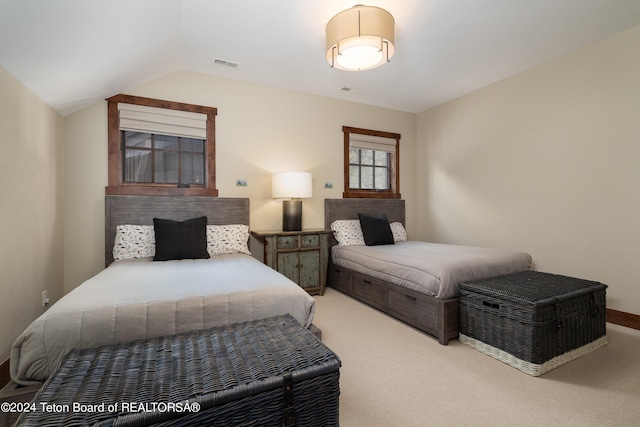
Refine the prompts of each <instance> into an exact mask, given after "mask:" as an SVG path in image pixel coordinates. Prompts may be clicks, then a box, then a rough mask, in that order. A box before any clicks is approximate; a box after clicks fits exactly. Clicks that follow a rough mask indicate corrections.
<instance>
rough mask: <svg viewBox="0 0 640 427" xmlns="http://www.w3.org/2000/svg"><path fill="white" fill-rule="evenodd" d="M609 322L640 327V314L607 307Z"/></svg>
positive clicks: (628, 326) (635, 327)
mask: <svg viewBox="0 0 640 427" xmlns="http://www.w3.org/2000/svg"><path fill="white" fill-rule="evenodd" d="M607 322H609V323H614V324H616V325H621V326H626V327H627V328H633V329H640V315H638V314H632V313H625V312H624V311H618V310H612V309H610V308H607Z"/></svg>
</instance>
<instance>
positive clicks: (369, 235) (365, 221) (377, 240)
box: [358, 213, 395, 246]
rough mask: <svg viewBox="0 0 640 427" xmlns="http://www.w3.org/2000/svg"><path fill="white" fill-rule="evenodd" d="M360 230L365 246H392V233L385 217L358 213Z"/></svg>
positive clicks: (383, 215)
mask: <svg viewBox="0 0 640 427" xmlns="http://www.w3.org/2000/svg"><path fill="white" fill-rule="evenodd" d="M358 217H359V218H360V228H361V229H362V236H363V237H364V243H365V244H366V245H367V246H376V245H393V244H394V243H395V242H394V241H393V233H392V232H391V226H390V225H389V220H388V219H387V215H385V214H380V215H368V214H363V213H359V214H358Z"/></svg>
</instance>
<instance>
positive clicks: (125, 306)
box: [10, 195, 315, 385]
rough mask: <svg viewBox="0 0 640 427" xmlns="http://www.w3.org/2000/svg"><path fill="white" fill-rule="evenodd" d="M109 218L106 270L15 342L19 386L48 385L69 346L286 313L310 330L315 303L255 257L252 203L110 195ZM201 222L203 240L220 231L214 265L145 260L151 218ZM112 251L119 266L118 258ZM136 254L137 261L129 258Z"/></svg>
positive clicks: (212, 247) (212, 245) (212, 248)
mask: <svg viewBox="0 0 640 427" xmlns="http://www.w3.org/2000/svg"><path fill="white" fill-rule="evenodd" d="M105 213H106V215H105V259H106V265H107V268H106V269H105V270H103V271H101V272H100V273H98V274H97V275H96V276H94V277H92V278H90V279H88V280H87V281H86V282H84V283H83V284H82V285H80V286H78V287H77V288H76V289H74V290H73V291H71V292H70V293H69V294H67V295H66V296H64V297H63V298H62V299H60V300H59V301H58V302H56V303H55V304H53V305H52V306H51V307H50V308H49V309H48V310H47V311H46V312H45V313H44V314H43V315H42V316H40V317H39V318H38V319H36V320H35V321H34V322H33V323H32V324H31V325H30V326H29V327H28V328H27V329H26V330H25V331H24V332H23V333H22V334H21V335H20V336H19V337H18V339H17V340H16V341H15V343H14V345H13V348H12V350H11V366H10V371H11V377H12V379H13V380H14V382H16V383H18V384H22V385H32V384H38V383H41V382H43V381H45V380H46V379H47V378H48V377H49V376H50V375H51V374H52V373H53V372H55V370H56V369H57V367H58V365H59V364H60V362H61V360H62V359H63V357H64V356H65V355H66V354H67V353H68V352H69V351H70V350H72V349H73V348H92V347H98V346H103V345H110V344H116V343H121V342H130V341H134V340H137V339H144V338H150V337H156V336H161V335H168V334H174V333H180V332H186V331H191V330H198V329H203V328H210V327H214V326H220V325H225V324H231V323H236V322H243V321H248V320H256V319H264V318H267V317H273V316H279V315H285V314H287V313H289V314H291V315H292V316H293V317H294V318H295V319H296V320H297V321H298V322H299V323H300V324H301V325H303V326H305V327H309V326H310V325H311V322H312V320H313V316H314V313H315V300H314V299H313V298H312V297H311V296H309V295H308V294H307V293H306V292H305V291H304V290H303V289H302V288H300V287H299V286H298V285H296V284H295V283H294V282H292V281H290V280H289V279H287V278H286V277H285V276H283V275H281V274H280V273H278V272H276V271H274V270H272V269H271V268H269V267H267V266H266V265H264V264H263V263H261V262H260V261H258V260H257V259H255V258H253V257H252V256H251V255H250V254H249V252H248V248H247V247H246V245H247V244H248V238H249V234H248V225H249V200H248V199H244V198H211V197H174V196H120V195H119V196H106V199H105ZM202 216H206V217H207V220H208V227H209V228H208V229H207V233H209V231H210V230H211V229H215V230H216V232H215V233H214V234H213V235H210V236H209V237H210V241H209V242H208V245H207V250H208V251H209V253H210V257H209V258H207V259H180V260H171V261H152V260H151V258H149V257H148V256H144V255H149V253H150V252H148V249H149V248H148V244H149V242H148V241H147V242H145V241H144V240H145V232H144V227H139V226H145V227H150V226H151V224H153V218H154V217H155V218H166V219H171V220H176V221H184V220H187V219H191V218H196V217H202ZM124 224H126V225H134V226H135V227H134V230H133V231H132V230H129V232H130V233H132V234H133V236H132V235H129V236H123V235H122V231H123V230H122V228H121V229H120V230H119V233H117V232H116V230H117V228H118V226H119V225H124ZM147 230H148V228H147ZM123 239H124V240H125V241H124V242H123ZM116 243H117V244H116ZM114 245H115V246H116V247H117V250H116V251H114ZM216 245H217V246H216ZM118 247H119V249H118ZM145 251H147V252H145ZM114 253H116V255H117V257H118V258H121V259H118V260H117V261H114ZM151 253H153V252H151ZM136 254H137V255H138V256H141V257H139V258H133V256H135V255H136Z"/></svg>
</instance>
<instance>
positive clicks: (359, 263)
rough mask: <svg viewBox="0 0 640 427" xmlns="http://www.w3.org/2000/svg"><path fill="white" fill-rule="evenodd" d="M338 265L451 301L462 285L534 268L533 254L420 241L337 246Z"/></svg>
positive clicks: (335, 256) (336, 260) (333, 258)
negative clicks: (461, 283) (460, 284)
mask: <svg viewBox="0 0 640 427" xmlns="http://www.w3.org/2000/svg"><path fill="white" fill-rule="evenodd" d="M331 256H332V261H333V263H334V264H335V265H338V266H341V267H345V268H348V269H350V270H353V271H356V272H359V273H362V274H367V275H369V276H372V277H375V278H378V279H381V280H384V281H387V282H390V283H393V284H395V285H398V286H404V287H406V288H408V289H413V290H414V291H417V292H421V293H423V294H427V295H430V296H433V297H435V298H438V299H448V298H454V297H457V296H458V284H459V283H460V282H464V281H467V280H474V279H483V278H486V277H492V276H499V275H501V274H508V273H515V272H518V271H524V270H529V269H530V268H531V255H529V254H526V253H523V252H515V251H510V250H504V249H494V248H480V247H472V246H458V245H445V244H438V243H428V242H419V241H408V242H396V243H395V244H394V245H379V246H334V247H333V249H332V255H331Z"/></svg>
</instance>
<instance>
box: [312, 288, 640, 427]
mask: <svg viewBox="0 0 640 427" xmlns="http://www.w3.org/2000/svg"><path fill="white" fill-rule="evenodd" d="M316 301H317V305H316V315H315V318H314V324H315V325H316V326H318V327H319V328H320V329H322V337H323V341H324V343H325V344H327V345H328V346H329V347H330V348H331V349H332V350H333V351H335V352H336V354H338V356H339V357H340V359H341V360H342V368H341V371H340V373H341V378H340V389H341V397H340V425H341V426H342V427H353V426H368V427H370V426H385V427H387V426H388V427H391V426H405V427H406V426H640V331H638V330H634V329H629V328H625V327H622V326H618V325H613V324H609V323H608V324H607V336H608V339H609V344H608V345H607V346H605V347H603V348H601V349H598V350H596V351H595V352H593V353H591V354H589V355H586V356H583V357H580V358H578V359H576V360H574V361H572V362H569V363H568V364H566V365H563V366H560V367H558V368H556V369H554V370H552V371H550V372H548V373H546V374H544V375H542V376H540V377H531V376H529V375H527V374H525V373H522V372H520V371H519V370H517V369H515V368H512V367H510V366H508V365H506V364H504V363H502V362H500V361H498V360H496V359H493V358H491V357H489V356H487V355H484V354H482V353H480V352H478V351H476V350H473V349H471V348H469V347H467V346H465V345H463V344H461V343H460V342H459V341H458V340H453V341H452V342H450V344H449V345H448V346H441V345H440V344H438V342H437V341H436V340H435V339H433V338H430V337H429V336H428V335H425V334H423V333H421V332H419V331H418V330H416V329H414V328H412V327H410V326H407V325H406V324H404V323H402V322H399V321H397V320H395V319H393V318H391V317H389V316H387V315H385V314H383V313H381V312H379V311H377V310H375V309H372V308H370V307H368V306H366V305H364V304H362V303H360V302H358V301H356V300H354V299H352V298H350V297H348V296H346V295H344V294H342V293H340V292H339V291H336V290H335V289H332V288H328V289H327V292H326V294H325V295H324V296H317V297H316Z"/></svg>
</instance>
